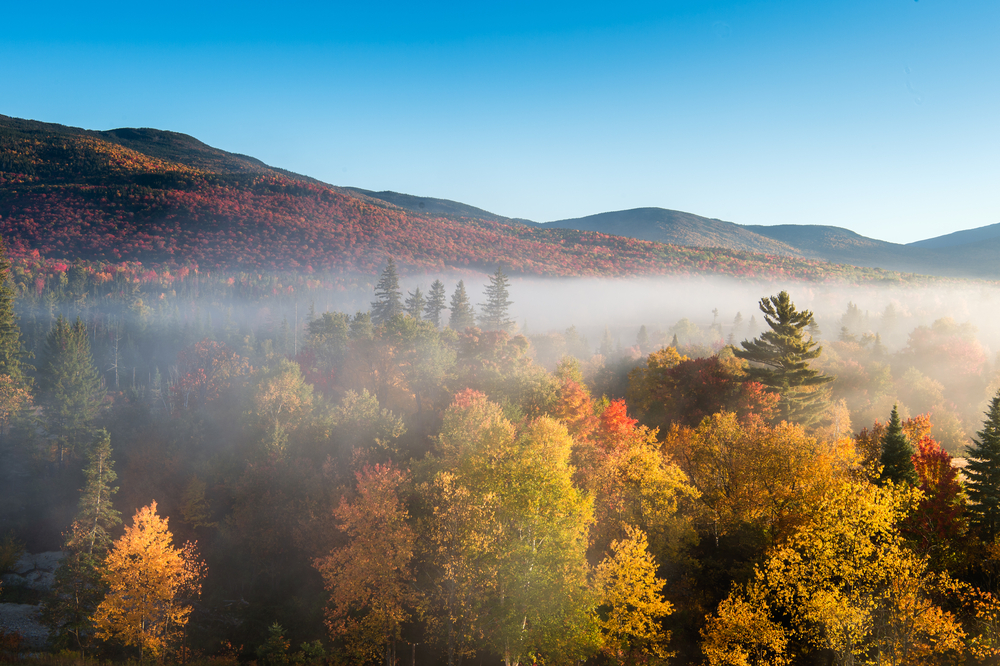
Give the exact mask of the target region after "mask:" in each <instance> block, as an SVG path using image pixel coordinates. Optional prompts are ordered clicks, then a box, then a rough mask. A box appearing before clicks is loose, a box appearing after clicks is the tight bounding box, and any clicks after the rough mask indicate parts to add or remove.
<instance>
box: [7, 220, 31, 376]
mask: <svg viewBox="0 0 1000 666" xmlns="http://www.w3.org/2000/svg"><path fill="white" fill-rule="evenodd" d="M26 356H27V353H26V352H25V351H24V349H23V348H22V347H21V329H20V328H19V327H18V325H17V315H15V314H14V288H13V287H12V286H11V283H10V260H9V259H8V258H7V245H6V244H5V243H4V240H3V238H0V375H6V376H8V377H10V378H11V380H12V381H13V384H14V386H15V387H17V388H22V389H30V387H31V381H30V379H29V378H28V377H26V376H25V374H24V370H25V367H24V366H23V365H22V363H21V360H22V359H23V358H25V357H26Z"/></svg>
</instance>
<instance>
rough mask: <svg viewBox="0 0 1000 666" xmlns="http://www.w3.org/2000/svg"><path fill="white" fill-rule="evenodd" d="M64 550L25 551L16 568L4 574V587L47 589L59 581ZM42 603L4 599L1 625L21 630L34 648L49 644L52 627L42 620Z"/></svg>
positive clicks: (40, 590) (12, 629)
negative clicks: (58, 573)
mask: <svg viewBox="0 0 1000 666" xmlns="http://www.w3.org/2000/svg"><path fill="white" fill-rule="evenodd" d="M62 558H63V553H61V552H59V551H49V552H47V553H25V554H24V555H23V556H22V557H21V559H19V560H18V561H17V564H16V565H14V570H13V571H12V572H10V573H6V574H4V575H3V576H2V577H0V578H2V581H3V583H2V584H3V587H4V588H7V589H9V588H17V587H20V588H27V589H29V590H35V591H37V592H45V591H47V590H49V589H51V588H52V584H53V583H54V582H55V572H56V569H57V568H58V567H59V563H60V562H61V561H62ZM41 609H42V607H41V605H40V604H35V605H32V604H9V603H0V629H2V630H3V631H5V632H8V633H13V632H18V633H19V634H21V636H22V637H23V638H24V642H25V646H26V647H28V648H29V649H32V650H40V649H42V648H44V647H45V643H46V641H47V640H48V635H49V631H48V629H47V628H46V627H45V626H44V625H42V624H41V623H40V622H39V619H38V614H39V612H40V611H41Z"/></svg>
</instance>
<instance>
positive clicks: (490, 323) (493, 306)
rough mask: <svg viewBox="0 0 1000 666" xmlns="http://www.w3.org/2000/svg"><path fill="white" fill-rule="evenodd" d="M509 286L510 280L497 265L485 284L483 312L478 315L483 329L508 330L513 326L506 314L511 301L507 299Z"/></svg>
mask: <svg viewBox="0 0 1000 666" xmlns="http://www.w3.org/2000/svg"><path fill="white" fill-rule="evenodd" d="M509 286H510V280H508V279H507V276H506V275H504V274H503V271H502V270H500V267H499V266H497V272H496V273H494V274H493V275H491V276H490V283H489V284H488V285H487V286H486V303H485V304H483V305H482V308H483V314H482V315H481V316H480V317H479V323H480V324H482V326H483V329H484V330H487V331H507V332H510V330H511V329H512V328H513V327H514V322H513V321H512V320H511V318H510V316H509V314H508V312H509V309H510V306H511V303H512V302H513V301H509V300H507V297H508V296H509V292H508V290H507V287H509Z"/></svg>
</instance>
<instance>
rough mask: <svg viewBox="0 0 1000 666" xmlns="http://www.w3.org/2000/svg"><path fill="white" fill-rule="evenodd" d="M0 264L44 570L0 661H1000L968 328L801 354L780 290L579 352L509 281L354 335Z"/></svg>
mask: <svg viewBox="0 0 1000 666" xmlns="http://www.w3.org/2000/svg"><path fill="white" fill-rule="evenodd" d="M0 250H4V251H3V253H2V256H0V272H2V273H3V276H4V280H3V282H2V286H0V447H2V454H0V455H2V457H3V461H4V464H3V471H2V472H0V473H2V476H3V478H2V479H0V487H2V488H3V490H0V569H3V570H4V571H10V570H11V568H12V567H13V565H14V564H15V563H16V562H17V560H18V558H19V557H20V555H21V554H22V553H24V552H32V553H37V552H42V551H61V552H62V554H63V556H62V558H61V560H60V565H59V568H58V569H57V571H56V575H55V581H54V584H53V585H52V587H51V589H50V590H38V589H35V588H32V587H30V586H27V585H20V584H18V583H17V582H16V579H13V578H11V577H10V574H7V575H5V576H4V583H3V586H2V589H0V602H3V603H5V604H36V605H40V608H41V612H40V618H41V622H42V623H43V624H44V626H45V627H46V628H47V632H48V637H47V640H46V642H45V644H44V646H32V645H29V644H28V641H27V640H26V638H25V637H23V636H20V635H18V634H17V633H16V632H14V631H4V633H3V635H2V636H0V652H2V657H3V658H4V659H6V660H12V661H13V660H18V659H22V658H27V657H26V656H25V655H27V654H28V653H32V654H34V655H35V656H34V657H32V658H34V659H42V660H51V661H52V663H56V662H59V660H66V661H65V663H70V662H69V661H68V660H71V659H72V660H76V661H82V660H90V659H99V660H111V661H116V662H125V661H130V660H133V661H134V660H140V661H149V660H155V661H159V662H165V663H204V664H217V665H218V666H225V665H235V664H237V663H256V664H258V665H259V666H277V665H288V664H301V665H306V664H308V665H319V664H366V663H381V664H385V665H386V666H390V665H392V664H401V665H402V664H410V663H414V664H416V663H434V664H448V665H449V666H453V665H458V664H462V663H468V664H480V663H497V661H502V662H503V663H504V664H506V665H507V666H510V665H512V664H532V663H535V664H582V663H587V664H656V663H674V664H710V665H713V666H714V665H722V664H732V665H749V664H755V665H756V664H761V665H762V664H814V663H824V664H838V665H839V664H868V663H870V664H937V663H996V660H997V659H998V657H1000V596H998V595H1000V590H998V586H1000V582H998V581H1000V540H998V534H1000V363H998V361H997V360H996V359H993V358H991V357H990V353H989V347H988V346H987V345H984V344H983V343H982V342H981V341H980V339H979V335H980V334H979V333H978V332H977V330H976V329H975V327H974V326H972V325H971V324H969V323H959V322H957V321H956V320H955V319H954V318H949V317H940V318H937V319H936V320H934V321H933V322H928V323H917V322H915V320H914V319H913V318H912V317H911V316H910V315H909V314H908V313H907V312H906V311H905V310H903V309H902V308H899V307H897V306H895V305H893V304H891V303H890V304H887V305H886V306H885V307H884V308H883V309H881V310H879V311H877V312H874V313H873V312H872V311H870V310H868V309H862V308H861V307H859V306H858V305H857V304H855V303H854V302H850V301H848V302H844V303H843V304H842V306H841V307H842V314H841V315H840V316H839V318H838V319H837V320H836V322H834V321H832V320H825V321H824V323H823V327H822V328H821V327H820V326H819V322H817V319H816V317H815V316H814V313H813V312H812V311H810V310H808V309H804V308H800V307H797V306H796V304H795V293H794V290H793V291H786V290H780V291H777V293H773V292H772V293H762V294H761V296H762V297H761V298H760V299H759V301H758V302H753V301H751V302H748V303H746V304H745V305H744V306H743V307H744V309H743V310H741V313H737V314H736V315H735V317H730V316H728V315H727V316H723V315H722V314H721V313H720V312H719V311H718V310H716V311H714V312H713V316H712V319H711V321H710V322H709V321H705V322H701V321H692V320H691V319H687V318H682V319H680V320H678V321H676V323H674V324H672V325H670V326H657V325H650V326H645V325H643V326H641V327H639V328H638V330H637V331H636V332H635V333H634V339H626V340H622V339H621V336H620V335H613V334H612V333H611V331H610V329H605V331H604V334H603V335H601V338H600V341H599V342H598V343H597V344H596V345H591V343H590V342H589V341H588V339H587V337H586V335H584V334H583V333H582V332H580V331H579V330H578V329H577V328H576V327H575V326H574V325H573V323H574V322H566V325H567V326H568V328H565V329H559V330H549V331H539V332H535V331H534V330H529V331H525V330H523V329H524V327H523V326H519V325H518V324H517V322H516V318H515V314H514V313H515V312H516V311H517V309H516V307H514V306H516V304H517V302H518V299H519V298H520V297H521V296H520V295H519V294H518V293H517V291H516V288H515V287H516V283H512V282H511V280H510V279H509V278H508V276H507V275H506V274H505V272H504V271H503V270H502V269H501V268H499V267H498V268H496V271H495V272H494V273H492V274H491V275H489V276H488V278H487V279H486V282H485V289H484V290H483V293H481V294H480V293H473V292H472V290H471V289H469V288H467V286H466V284H465V281H464V280H461V279H456V280H454V281H449V284H445V280H444V279H441V278H437V279H434V280H433V282H431V283H430V284H429V286H428V287H427V290H426V292H424V291H422V287H420V286H416V280H415V279H413V278H406V277H405V276H404V277H401V276H400V275H399V273H398V271H397V266H396V264H395V262H394V261H393V259H392V258H387V259H386V261H385V262H384V263H383V264H382V265H381V267H380V270H381V274H380V277H379V278H378V280H377V282H374V284H367V285H366V284H363V283H362V282H358V283H356V284H352V285H350V286H351V288H352V289H356V290H357V289H360V290H362V291H364V293H365V294H366V297H365V298H366V300H365V302H364V304H363V305H361V306H360V307H359V308H357V309H353V308H352V309H353V310H354V311H353V312H345V311H339V310H336V309H324V308H322V307H320V308H317V307H316V303H315V300H314V299H310V298H309V294H310V293H318V292H316V291H315V290H316V289H317V288H318V287H319V286H322V285H323V284H325V286H327V287H329V288H331V289H333V290H337V289H341V290H343V289H345V287H344V283H343V282H339V283H338V282H334V281H330V282H329V283H328V284H327V283H325V282H324V281H326V280H327V278H325V277H322V276H321V275H319V274H315V275H313V274H306V275H299V276H298V277H296V278H290V277H288V276H283V275H280V274H277V273H267V272H265V271H261V272H256V273H247V274H242V275H234V276H226V275H222V274H217V275H214V276H213V275H212V274H211V273H209V272H208V271H200V272H199V271H198V269H197V268H196V267H189V268H177V267H173V268H165V267H160V268H159V269H158V270H153V269H151V268H148V267H143V266H142V265H141V264H138V263H128V262H122V263H119V264H97V263H92V262H88V261H82V260H81V261H75V262H54V261H52V260H45V259H43V258H41V257H40V256H39V255H38V253H34V254H32V253H21V254H18V255H17V256H16V257H14V256H12V257H11V258H8V257H7V255H6V251H5V249H4V248H2V247H0ZM407 279H409V281H410V282H411V283H413V286H412V287H411V288H403V287H402V286H401V283H402V282H405V281H406V280H407ZM761 288H762V289H766V286H765V287H761ZM823 328H825V329H826V330H822V329H823ZM12 581H14V582H13V583H12ZM40 651H41V653H43V656H41V657H39V656H38V655H39V652H40ZM74 663H76V662H75V661H74Z"/></svg>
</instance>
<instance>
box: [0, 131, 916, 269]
mask: <svg viewBox="0 0 1000 666" xmlns="http://www.w3.org/2000/svg"><path fill="white" fill-rule="evenodd" d="M421 204H423V205H422V206H421ZM428 204H430V205H428ZM407 208H409V210H407ZM428 209H429V210H428ZM694 217H695V216H685V214H680V213H678V214H676V215H675V219H677V220H681V221H688V222H689V221H690V220H688V218H692V219H693V218H694ZM716 222H718V221H716ZM718 224H719V225H722V226H723V227H725V225H726V224H728V223H722V222H718ZM734 226H735V225H734ZM687 228H688V229H689V232H688V237H689V238H692V239H693V238H697V239H706V241H705V242H706V243H708V242H712V243H713V244H716V243H714V237H711V236H710V233H709V232H703V233H702V234H701V235H696V234H695V232H694V228H695V225H693V223H692V224H688V227H687ZM713 233H714V232H713ZM0 234H2V235H3V237H4V238H5V240H6V241H7V242H8V245H9V246H10V247H11V250H12V252H13V253H14V254H17V253H21V254H24V253H27V252H30V251H39V252H41V253H42V254H43V255H44V256H47V257H50V258H51V257H58V258H64V259H69V260H96V261H109V262H117V261H141V262H145V263H147V264H149V263H153V264H157V263H159V264H162V265H166V266H177V265H188V264H192V263H193V264H197V265H200V266H202V267H205V268H222V269H226V270H230V271H233V270H244V271H260V270H268V271H274V270H279V271H280V270H291V271H302V272H305V273H311V272H313V271H324V272H327V273H333V274H347V273H362V274H369V275H371V274H374V273H377V272H378V270H379V269H380V268H381V265H382V264H383V262H384V260H385V257H387V256H393V257H394V258H395V259H396V261H397V263H398V264H400V266H401V268H402V270H404V271H411V272H415V271H447V270H469V269H474V270H480V271H483V272H492V270H493V268H494V267H495V266H496V265H497V264H502V265H503V266H504V267H505V270H507V271H508V272H510V273H512V274H529V275H549V276H571V275H601V276H628V275H657V274H704V273H715V274H726V275H737V276H741V277H765V278H775V277H786V278H796V277H797V278H802V279H817V280H835V279H850V280H853V281H858V280H891V281H898V280H899V279H900V277H899V276H897V275H892V274H887V273H884V272H879V271H857V270H855V269H853V268H851V267H844V266H831V265H829V264H824V263H823V262H820V261H815V260H808V259H799V258H796V257H794V256H788V253H787V252H779V253H776V254H784V255H785V256H776V255H770V256H764V255H756V254H750V253H748V252H745V251H742V250H741V249H740V250H733V249H729V250H706V249H704V248H689V247H679V246H676V245H664V244H661V243H653V242H649V241H643V240H635V239H631V238H624V237H621V236H609V235H606V234H602V233H597V232H591V231H577V230H573V229H559V228H554V227H553V226H549V225H544V226H541V225H532V224H530V223H520V222H519V221H515V220H508V219H507V218H502V217H500V216H496V215H491V214H489V213H486V212H485V211H480V210H479V209H475V208H472V207H470V206H466V205H464V204H457V203H455V202H445V201H443V200H439V199H438V200H435V199H427V198H422V197H411V196H408V195H398V194H394V193H385V192H382V193H375V192H366V191H363V190H353V189H348V188H341V187H333V186H330V185H327V184H324V183H321V182H319V181H316V180H313V179H310V178H306V177H304V176H299V175H297V174H292V173H288V172H285V171H281V170H278V169H273V168H271V167H268V166H267V165H265V164H263V163H262V162H260V161H259V160H256V159H253V158H250V157H246V156H243V155H235V154H232V153H227V152H225V151H221V150H218V149H216V148H212V147H211V146H207V145H205V144H204V143H202V142H200V141H198V140H197V139H194V138H192V137H189V136H186V135H183V134H178V133H175V132H164V131H160V130H153V129H118V130H111V131H107V132H95V131H88V130H81V129H75V128H70V127H63V126H60V125H52V124H46V123H39V122H34V121H28V120H19V119H14V118H8V117H5V116H0ZM716 235H719V234H718V233H717V234H716ZM745 237H746V238H750V239H754V242H757V243H763V241H761V240H759V239H758V238H755V237H754V236H752V235H751V233H750V232H747V233H746V234H745ZM759 238H763V237H759ZM769 243H770V241H769ZM766 246H767V247H768V248H780V246H779V245H776V244H773V243H771V244H769V245H766ZM760 247H764V245H761V246H760ZM769 251H770V250H769Z"/></svg>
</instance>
